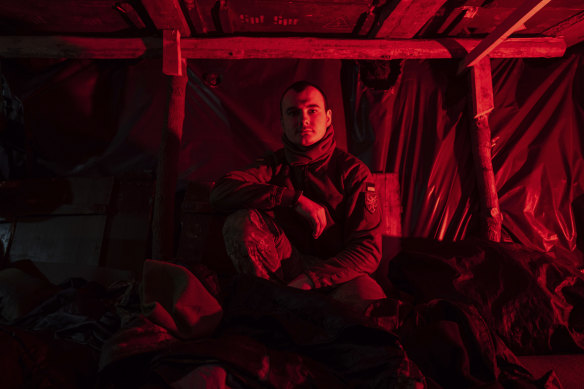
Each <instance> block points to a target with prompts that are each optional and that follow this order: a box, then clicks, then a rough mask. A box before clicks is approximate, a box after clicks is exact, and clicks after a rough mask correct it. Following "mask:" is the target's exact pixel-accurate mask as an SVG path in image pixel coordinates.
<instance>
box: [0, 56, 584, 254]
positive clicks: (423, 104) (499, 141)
mask: <svg viewBox="0 0 584 389" xmlns="http://www.w3.org/2000/svg"><path fill="white" fill-rule="evenodd" d="M579 51H580V52H577V50H574V52H572V53H569V54H567V55H566V56H565V57H564V58H562V59H553V60H552V59H546V60H543V59H542V60H493V61H492V68H493V84H494V85H493V87H494V94H495V109H494V111H493V112H492V113H491V115H490V125H491V129H492V134H493V143H494V149H493V167H494V171H495V178H496V184H497V190H498V193H499V196H500V205H501V210H502V212H503V216H504V220H503V230H504V235H505V239H506V240H509V241H515V242H519V243H522V244H524V245H526V246H528V247H530V248H534V249H537V250H540V251H545V252H548V253H550V254H553V255H555V256H556V257H557V258H562V259H566V260H568V261H572V262H573V261H576V262H579V263H580V264H581V263H582V262H583V261H582V259H581V256H580V254H579V251H577V250H576V248H577V247H576V227H577V225H576V223H577V219H576V218H575V216H574V212H573V210H572V207H573V205H574V204H573V203H574V201H575V200H576V199H577V198H578V197H579V196H582V195H583V194H584V190H583V189H582V183H583V182H584V169H583V158H582V157H583V152H584V139H583V137H584V132H583V131H582V128H583V125H584V110H583V106H582V105H583V103H582V101H584V100H583V98H582V97H583V96H582V95H583V93H584V83H583V81H582V77H583V70H582V69H583V63H582V61H583V57H582V55H583V54H582V50H581V48H580V50H579ZM40 64H41V65H42V66H39V63H37V62H29V63H27V64H24V65H25V66H23V62H22V61H20V62H11V61H3V72H4V74H5V76H6V78H7V80H8V82H9V84H10V87H11V89H12V92H13V93H14V95H15V96H17V97H18V98H20V99H21V100H22V101H23V105H24V110H25V133H26V143H25V144H24V145H18V147H21V148H22V150H24V151H23V152H24V153H26V154H27V155H28V156H29V158H28V163H29V167H28V170H27V173H26V174H27V175H29V176H31V175H33V176H34V175H40V174H44V175H50V174H55V175H68V174H80V175H88V174H102V175H119V174H125V173H128V172H135V171H138V170H140V171H144V170H146V171H147V172H149V174H153V171H154V170H153V168H154V166H155V161H156V156H157V152H158V150H157V149H158V143H159V141H160V134H161V129H162V128H163V126H164V112H165V109H166V107H167V101H166V95H167V85H166V81H165V78H164V76H162V75H161V72H160V71H161V64H160V62H159V61H154V60H150V61H131V62H129V61H97V62H88V61H61V62H51V63H48V64H47V63H46V62H40ZM347 64H349V65H351V64H350V63H345V64H344V65H345V66H347ZM456 66H457V62H456V61H449V60H436V61H404V62H403V64H402V74H401V76H400V78H399V79H398V83H397V84H396V85H395V86H394V87H393V88H391V89H390V90H388V91H378V90H373V89H371V88H368V87H365V86H364V85H362V83H360V81H359V79H358V77H356V76H355V74H356V73H355V72H353V73H351V72H346V71H343V70H342V64H341V62H340V61H306V60H237V61H210V60H209V61H191V62H189V83H188V86H187V88H188V90H187V97H186V98H187V101H186V116H185V123H184V131H183V143H182V150H181V154H180V156H179V165H180V166H179V171H180V179H181V180H182V183H185V182H186V181H190V180H202V181H212V180H215V179H217V178H218V177H219V176H220V175H221V174H223V173H224V172H226V171H227V170H230V169H233V168H236V167H239V166H242V165H245V164H247V163H249V162H251V161H253V160H254V159H255V158H257V157H258V156H261V155H262V154H264V153H265V152H267V151H269V150H274V149H276V148H278V147H280V144H281V141H280V136H281V130H280V123H279V112H278V100H279V98H280V95H281V93H282V90H283V88H285V87H286V86H287V85H289V84H290V83H291V82H293V81H295V80H298V79H308V80H309V81H313V82H316V83H318V84H320V85H321V86H322V87H323V88H324V89H325V90H326V91H327V92H328V97H329V104H330V106H331V108H332V109H333V123H334V125H335V132H336V135H337V143H338V144H339V146H340V147H342V148H345V149H346V148H348V149H349V151H351V152H353V153H354V154H356V155H357V156H358V157H360V158H361V159H363V160H364V161H365V162H366V163H367V164H368V165H369V166H370V168H371V169H372V170H374V171H376V170H385V171H387V172H397V173H398V174H399V177H400V185H401V188H400V190H401V195H402V206H403V215H402V217H403V232H404V235H406V236H416V237H429V238H433V239H438V240H459V239H462V238H465V237H467V236H469V235H472V234H473V233H474V228H475V223H474V222H475V215H477V214H478V206H479V204H478V197H477V193H476V189H475V178H474V177H475V171H474V168H473V161H472V152H471V149H470V135H469V130H470V128H471V121H470V116H469V104H470V101H469V100H468V95H469V93H468V91H469V85H468V80H467V78H466V75H462V76H456ZM351 74H352V77H353V79H347V77H348V75H351ZM342 85H343V91H344V94H345V106H344V107H343V96H342V95H343V93H341V86H342ZM347 85H348V87H347ZM344 110H346V111H347V115H346V116H345V112H344ZM346 118H348V119H349V120H348V124H347V126H346V127H347V129H346V130H345V119H346ZM8 132H9V131H8ZM4 146H5V147H13V145H6V143H5V144H4ZM30 156H34V157H36V159H34V160H33V161H37V164H36V166H33V168H32V170H31V166H32V165H31V158H30ZM384 168H385V169H384ZM35 169H36V170H35ZM41 172H42V173H41Z"/></svg>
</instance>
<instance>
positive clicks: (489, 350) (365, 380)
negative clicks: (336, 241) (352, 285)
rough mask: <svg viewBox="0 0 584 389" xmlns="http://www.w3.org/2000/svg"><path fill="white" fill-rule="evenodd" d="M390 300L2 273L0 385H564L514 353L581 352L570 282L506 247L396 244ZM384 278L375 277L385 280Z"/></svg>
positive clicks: (21, 269)
mask: <svg viewBox="0 0 584 389" xmlns="http://www.w3.org/2000/svg"><path fill="white" fill-rule="evenodd" d="M382 268H383V269H384V272H385V274H378V277H385V278H386V279H385V281H386V283H385V284H384V285H388V290H387V292H388V298H386V299H383V300H379V301H377V302H374V303H373V304H372V305H371V306H370V307H369V308H368V309H367V311H366V312H365V314H363V313H358V312H352V311H350V310H349V309H347V308H346V307H344V306H342V305H339V304H338V303H335V302H334V301H332V300H330V299H329V298H327V297H326V296H325V295H322V294H319V293H315V292H307V291H302V290H296V289H292V288H288V287H285V286H281V285H277V284H274V283H271V282H268V281H265V280H262V279H256V278H252V277H247V276H231V275H229V276H226V275H217V274H216V273H214V272H213V271H211V270H209V268H208V267H205V266H204V265H201V264H196V265H187V264H182V265H181V264H176V263H167V262H160V261H154V260H147V261H146V262H145V263H144V267H143V270H142V274H141V279H140V280H139V281H123V282H122V281H120V282H117V283H114V284H112V285H108V286H107V287H105V286H103V285H100V284H97V283H94V282H89V281H86V280H82V279H71V280H69V281H67V282H66V283H64V284H61V285H52V284H51V283H50V282H48V280H47V279H46V278H44V277H43V276H42V274H40V272H38V271H37V270H36V269H35V268H34V266H32V264H31V263H30V262H28V263H25V262H20V263H19V262H15V263H12V264H11V265H10V267H9V268H5V269H3V270H2V271H0V295H1V297H2V299H1V300H0V315H1V317H0V320H1V322H0V323H1V325H0V342H2V344H3V345H6V346H5V347H4V351H3V353H2V354H1V357H0V359H1V361H0V363H1V364H2V366H5V367H9V369H5V373H4V374H3V377H2V379H1V381H2V387H3V388H23V387H27V388H28V387H30V388H37V387H38V388H49V387H59V388H91V387H94V388H122V387H123V388H185V387H196V388H205V387H208V388H211V387H212V388H267V387H275V388H295V387H311V388H333V387H334V388H373V387H388V388H426V387H427V388H479V387H481V388H483V387H489V388H561V387H562V386H561V383H560V382H559V380H558V379H557V377H556V376H555V374H554V372H553V371H550V372H548V373H547V374H545V375H544V376H543V377H533V376H532V375H531V374H530V373H529V371H528V370H526V369H525V368H524V367H523V366H522V365H521V364H520V363H519V361H518V359H517V357H516V356H517V355H533V354H552V353H564V354H565V353H582V350H583V349H584V347H583V346H584V338H583V331H584V311H583V309H584V283H583V281H584V279H583V277H582V273H581V272H580V271H579V269H577V268H575V267H571V266H570V265H569V264H568V263H565V264H564V263H561V262H560V261H558V260H557V259H551V258H550V257H547V256H546V255H545V254H542V253H538V252H534V251H531V250H528V249H526V248H524V247H521V246H517V245H512V244H499V243H492V242H485V241H480V240H467V241H463V242H456V243H442V242H435V241H427V240H420V239H405V240H404V241H403V245H402V250H401V251H400V252H399V254H398V255H397V256H395V257H394V258H392V259H391V260H390V261H389V263H388V264H387V266H385V267H382ZM385 269H386V270H385Z"/></svg>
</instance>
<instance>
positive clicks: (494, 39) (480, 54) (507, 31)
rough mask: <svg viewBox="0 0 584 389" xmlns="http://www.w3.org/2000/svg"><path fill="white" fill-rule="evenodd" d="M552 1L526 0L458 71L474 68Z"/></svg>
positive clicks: (475, 50) (465, 60)
mask: <svg viewBox="0 0 584 389" xmlns="http://www.w3.org/2000/svg"><path fill="white" fill-rule="evenodd" d="M550 1H551V0H524V3H523V4H521V6H520V7H518V8H517V9H516V10H515V11H513V12H512V13H511V15H509V17H507V18H506V19H505V20H504V21H503V22H502V23H501V24H500V25H498V26H497V27H496V28H495V29H494V30H493V32H492V33H490V34H489V35H488V36H487V37H486V38H485V39H483V40H482V41H481V43H480V44H479V45H478V46H477V47H475V48H474V49H473V50H472V51H471V52H470V53H469V54H468V55H467V56H466V57H465V58H464V59H463V60H462V62H461V63H460V66H459V69H458V71H459V72H461V71H463V70H464V69H466V68H467V67H469V66H473V65H474V64H476V63H477V62H479V61H480V60H481V59H482V58H484V57H486V56H491V55H490V53H491V52H492V51H493V50H495V49H496V47H497V46H498V45H500V44H501V43H503V42H504V41H505V39H507V37H508V36H510V35H511V34H513V33H514V32H515V31H516V30H517V29H518V28H519V27H520V26H522V25H523V24H524V23H525V22H526V21H527V20H529V19H530V18H531V17H532V16H533V15H535V14H536V13H537V12H539V10H540V9H542V8H543V7H545V6H546V4H547V3H549V2H550Z"/></svg>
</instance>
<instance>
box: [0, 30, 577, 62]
mask: <svg viewBox="0 0 584 389" xmlns="http://www.w3.org/2000/svg"><path fill="white" fill-rule="evenodd" d="M180 42H181V44H180V46H181V49H182V58H192V59H193V58H200V59H203V58H207V59H246V58H264V59H270V58H304V59H372V60H384V59H430V58H437V59H439V58H462V57H464V56H465V55H467V53H469V52H470V51H471V50H473V49H474V48H475V47H476V46H477V45H478V44H479V42H480V40H477V39H451V38H445V39H435V40H427V39H401V40H400V39H394V40H390V39H321V38H241V37H238V38H183V39H181V41H180ZM565 50H566V43H565V41H564V40H563V39H557V38H513V39H507V40H506V41H505V42H503V43H501V44H500V45H499V46H497V48H496V49H495V50H493V51H492V52H491V53H490V54H489V56H490V57H491V58H526V57H530V58H540V57H561V56H562V55H564V52H565ZM147 57H162V39H161V38H119V39H118V38H85V37H68V36H67V37H66V36H48V37H40V36H34V37H6V36H0V58H95V59H116V58H117V59H123V58H127V59H130V58H147Z"/></svg>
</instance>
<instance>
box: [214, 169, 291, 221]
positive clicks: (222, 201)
mask: <svg viewBox="0 0 584 389" xmlns="http://www.w3.org/2000/svg"><path fill="white" fill-rule="evenodd" d="M273 174H274V166H273V165H272V164H270V163H269V162H268V161H266V160H265V159H262V160H259V161H257V162H256V163H255V164H254V165H253V166H251V167H249V168H247V169H242V170H235V171H232V172H230V173H227V174H226V175H224V176H223V177H222V178H221V179H219V180H218V181H217V182H216V183H215V185H214V186H213V190H212V191H211V195H210V202H211V204H212V205H213V206H214V207H215V208H216V209H218V210H220V211H224V212H232V211H235V210H237V209H242V208H255V209H263V210H268V209H272V208H274V207H277V206H291V205H293V203H294V202H295V201H296V199H297V198H298V194H297V192H296V191H295V190H293V189H289V188H286V187H284V186H278V185H273V184H270V180H271V178H272V176H273Z"/></svg>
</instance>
